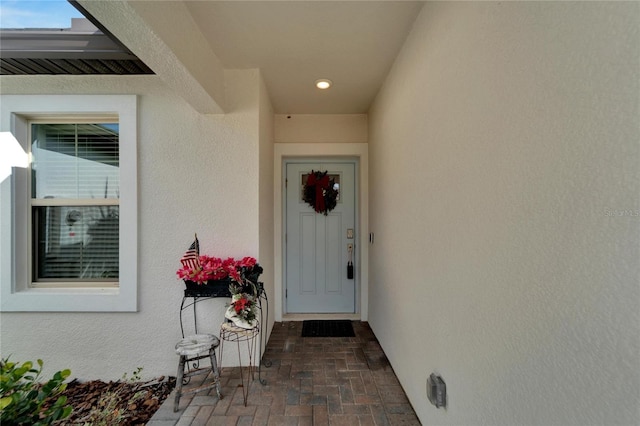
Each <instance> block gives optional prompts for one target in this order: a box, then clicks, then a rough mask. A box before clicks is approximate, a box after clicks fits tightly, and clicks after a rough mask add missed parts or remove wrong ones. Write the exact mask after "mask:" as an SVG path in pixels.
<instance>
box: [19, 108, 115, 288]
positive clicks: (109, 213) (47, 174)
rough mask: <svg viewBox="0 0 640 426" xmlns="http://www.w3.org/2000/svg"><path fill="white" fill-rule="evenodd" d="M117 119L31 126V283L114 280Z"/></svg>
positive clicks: (80, 282)
mask: <svg viewBox="0 0 640 426" xmlns="http://www.w3.org/2000/svg"><path fill="white" fill-rule="evenodd" d="M118 127H119V126H118V123H117V121H111V120H99V122H80V123H79V122H73V123H68V122H65V123H52V122H33V123H31V129H30V130H31V155H32V163H31V175H30V179H31V182H30V185H29V186H30V188H31V198H30V200H31V207H30V212H31V235H32V250H31V252H32V282H33V283H34V285H36V286H37V285H47V283H51V284H54V285H55V284H59V283H62V282H64V283H69V284H70V285H74V284H76V285H80V284H82V283H86V284H88V285H91V283H96V284H97V283H100V284H101V285H104V283H105V282H111V283H113V284H112V285H117V281H118V277H119V269H120V268H119V228H120V226H119V185H120V183H119V176H120V175H119V142H118V134H119V132H118V130H119V129H118Z"/></svg>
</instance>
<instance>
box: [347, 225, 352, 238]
mask: <svg viewBox="0 0 640 426" xmlns="http://www.w3.org/2000/svg"><path fill="white" fill-rule="evenodd" d="M347 238H348V239H350V240H352V239H353V229H352V228H349V229H347Z"/></svg>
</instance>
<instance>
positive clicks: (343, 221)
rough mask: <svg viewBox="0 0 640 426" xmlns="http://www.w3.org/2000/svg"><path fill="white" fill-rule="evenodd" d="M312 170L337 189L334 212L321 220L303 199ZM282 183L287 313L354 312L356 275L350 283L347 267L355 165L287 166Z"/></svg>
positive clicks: (352, 246)
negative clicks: (283, 191)
mask: <svg viewBox="0 0 640 426" xmlns="http://www.w3.org/2000/svg"><path fill="white" fill-rule="evenodd" d="M312 170H313V171H320V172H325V171H326V172H328V173H327V175H328V176H329V177H330V178H331V179H332V180H333V181H335V184H336V188H337V189H338V200H337V204H336V207H335V208H334V209H333V210H331V211H329V212H327V215H324V214H322V213H317V212H316V211H315V209H314V208H313V207H311V206H310V205H309V204H308V203H307V202H305V201H304V199H303V193H304V186H305V183H306V182H307V177H308V175H309V174H310V173H311V172H312ZM286 180H287V181H286V182H287V184H286V230H285V232H286V236H285V244H286V249H285V251H286V275H285V277H286V283H285V291H286V294H285V297H286V310H287V312H288V313H354V312H355V293H356V284H355V283H356V279H357V274H355V273H354V275H353V276H352V277H351V278H350V277H349V275H348V273H347V268H348V262H349V261H350V259H352V261H353V263H355V260H354V259H355V250H356V247H355V241H356V239H355V235H356V232H355V231H356V230H355V199H356V197H355V187H356V185H355V163H354V162H316V163H310V162H309V163H297V162H290V163H287V164H286ZM350 249H351V254H350V253H349V251H350ZM354 270H356V268H355V267H354Z"/></svg>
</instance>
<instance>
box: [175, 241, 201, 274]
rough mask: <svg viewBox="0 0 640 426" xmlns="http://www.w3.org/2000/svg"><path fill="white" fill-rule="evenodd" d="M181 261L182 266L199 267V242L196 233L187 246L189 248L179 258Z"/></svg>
mask: <svg viewBox="0 0 640 426" xmlns="http://www.w3.org/2000/svg"><path fill="white" fill-rule="evenodd" d="M180 262H182V266H184V267H186V268H191V269H199V268H201V265H200V242H199V241H198V235H196V237H195V240H194V241H193V243H191V245H190V246H189V250H187V251H186V253H185V254H184V255H183V256H182V258H181V259H180Z"/></svg>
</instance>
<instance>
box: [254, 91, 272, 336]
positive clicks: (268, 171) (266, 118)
mask: <svg viewBox="0 0 640 426" xmlns="http://www.w3.org/2000/svg"><path fill="white" fill-rule="evenodd" d="M259 94H260V100H259V106H260V108H259V110H260V112H259V132H260V133H259V138H260V144H259V148H258V152H259V161H260V163H259V167H260V172H259V182H256V184H257V185H258V187H259V194H260V202H259V210H258V212H257V214H258V217H257V220H258V224H259V232H260V242H259V246H258V259H259V260H260V264H261V265H262V266H263V268H264V270H265V272H264V274H263V275H262V277H261V279H262V281H263V283H264V288H265V292H266V294H267V297H269V299H270V303H269V305H270V306H269V318H268V321H267V323H266V325H263V330H266V333H267V335H269V334H271V328H272V327H273V323H274V321H275V312H274V307H275V303H274V300H275V299H276V294H275V291H274V259H275V257H274V252H273V235H274V229H273V228H274V227H273V221H274V209H273V203H274V197H273V191H274V186H273V173H274V171H273V146H274V144H273V127H274V125H273V107H272V105H271V100H270V98H269V92H268V91H267V87H266V85H265V84H264V80H262V78H261V79H260V92H259Z"/></svg>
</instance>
